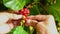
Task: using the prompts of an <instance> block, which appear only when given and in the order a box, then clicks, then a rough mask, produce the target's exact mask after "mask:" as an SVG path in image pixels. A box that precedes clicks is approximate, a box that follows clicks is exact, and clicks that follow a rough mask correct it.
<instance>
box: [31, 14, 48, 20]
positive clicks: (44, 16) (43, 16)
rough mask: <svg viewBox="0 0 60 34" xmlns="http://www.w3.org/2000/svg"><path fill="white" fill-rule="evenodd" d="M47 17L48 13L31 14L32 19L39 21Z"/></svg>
mask: <svg viewBox="0 0 60 34" xmlns="http://www.w3.org/2000/svg"><path fill="white" fill-rule="evenodd" d="M47 18H48V17H47V15H36V16H30V19H32V20H37V21H44V20H46V19H47Z"/></svg>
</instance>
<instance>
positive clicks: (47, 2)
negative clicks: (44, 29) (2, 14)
mask: <svg viewBox="0 0 60 34" xmlns="http://www.w3.org/2000/svg"><path fill="white" fill-rule="evenodd" d="M5 10H14V11H18V13H19V14H22V15H23V18H24V16H25V18H24V19H23V20H21V22H23V21H25V22H26V20H28V19H29V18H28V15H39V14H41V15H53V16H54V18H55V22H56V26H57V29H58V32H59V33H60V0H0V11H5ZM31 28H32V30H34V29H33V27H25V26H23V24H22V26H17V27H16V28H14V29H13V30H12V31H11V32H10V33H9V34H28V33H30V34H31V33H32V30H31ZM20 32H21V33H20ZM23 32H24V33H23Z"/></svg>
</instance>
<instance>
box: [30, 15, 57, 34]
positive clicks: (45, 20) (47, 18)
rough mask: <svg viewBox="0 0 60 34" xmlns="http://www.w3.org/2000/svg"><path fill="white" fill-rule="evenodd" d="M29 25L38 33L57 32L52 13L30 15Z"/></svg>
mask: <svg viewBox="0 0 60 34" xmlns="http://www.w3.org/2000/svg"><path fill="white" fill-rule="evenodd" d="M30 19H32V20H31V22H30V25H31V26H33V27H35V28H36V30H37V32H38V34H58V32H57V29H56V25H55V21H54V17H53V16H52V15H36V16H30Z"/></svg>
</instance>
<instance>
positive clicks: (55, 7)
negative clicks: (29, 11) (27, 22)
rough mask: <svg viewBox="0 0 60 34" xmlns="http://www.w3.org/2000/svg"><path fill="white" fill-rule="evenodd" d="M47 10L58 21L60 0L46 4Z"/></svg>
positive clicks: (59, 17) (59, 19)
mask: <svg viewBox="0 0 60 34" xmlns="http://www.w3.org/2000/svg"><path fill="white" fill-rule="evenodd" d="M47 12H48V13H49V14H52V15H53V16H54V17H55V19H56V20H57V21H59V22H60V0H56V4H54V5H52V6H47Z"/></svg>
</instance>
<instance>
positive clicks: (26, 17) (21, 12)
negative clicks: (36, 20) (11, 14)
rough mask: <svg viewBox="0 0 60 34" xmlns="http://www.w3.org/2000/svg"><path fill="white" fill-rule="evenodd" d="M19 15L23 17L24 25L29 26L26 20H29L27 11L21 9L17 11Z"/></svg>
mask: <svg viewBox="0 0 60 34" xmlns="http://www.w3.org/2000/svg"><path fill="white" fill-rule="evenodd" d="M19 13H20V14H21V15H23V16H24V17H25V18H24V17H23V19H24V21H25V24H28V25H29V23H28V22H27V20H29V17H28V15H29V14H30V11H29V9H27V8H23V9H22V10H19Z"/></svg>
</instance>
